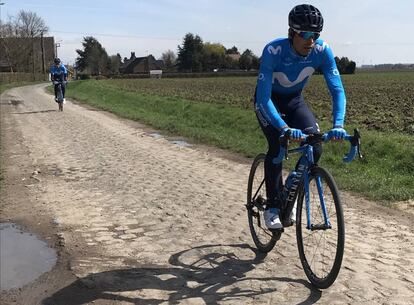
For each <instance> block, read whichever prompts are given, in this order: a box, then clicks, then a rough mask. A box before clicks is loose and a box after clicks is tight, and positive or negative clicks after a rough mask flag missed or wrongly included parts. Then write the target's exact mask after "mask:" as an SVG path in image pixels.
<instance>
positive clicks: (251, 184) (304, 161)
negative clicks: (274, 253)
mask: <svg viewBox="0 0 414 305" xmlns="http://www.w3.org/2000/svg"><path fill="white" fill-rule="evenodd" d="M289 139H290V131H288V132H286V134H285V135H284V136H283V137H281V138H280V143H281V145H280V152H279V155H278V156H277V157H276V158H275V159H274V160H273V162H275V163H280V162H282V161H283V159H284V158H286V159H287V158H288V155H289V154H291V153H297V154H300V157H299V159H298V161H297V164H296V167H295V169H294V170H292V171H291V172H290V173H289V175H288V176H287V178H286V180H285V182H284V186H283V192H282V194H281V198H280V200H281V202H282V207H281V212H280V219H281V222H282V224H283V227H284V228H286V227H289V226H292V225H293V224H294V223H296V240H297V246H298V250H299V257H300V260H301V263H302V267H303V269H304V271H305V274H306V276H307V277H308V279H309V281H310V282H311V283H312V284H313V285H314V286H315V287H317V288H320V289H324V288H328V287H329V286H331V285H332V284H333V283H334V281H335V280H336V278H337V276H338V273H339V270H340V268H341V263H342V257H343V253H344V244H345V224H344V216H343V211H342V207H341V202H340V196H339V192H338V188H337V186H336V183H335V181H334V179H333V177H332V175H331V174H330V173H329V172H328V171H327V170H325V169H323V168H322V167H320V166H318V165H317V164H316V163H315V162H314V159H313V145H315V144H320V145H322V143H323V142H327V141H329V140H330V139H329V137H328V134H321V133H318V134H311V135H305V139H304V141H303V142H302V143H301V145H300V146H299V147H296V148H293V149H289V148H288V146H289ZM345 139H346V140H348V141H349V142H350V144H351V148H350V151H349V153H348V154H347V155H346V156H345V157H344V159H343V161H344V162H347V163H348V162H351V161H352V160H354V159H355V157H356V155H357V154H358V155H359V157H360V158H362V155H361V152H360V143H361V142H360V139H361V137H360V133H359V131H358V130H357V129H355V130H354V135H353V136H350V135H347V136H346V137H345ZM264 162H265V154H259V155H257V156H256V158H255V159H254V161H253V164H252V167H251V170H250V175H249V181H248V187H247V204H246V208H247V214H248V220H249V227H250V232H251V235H252V237H253V241H254V243H255V245H256V246H257V248H258V250H259V251H261V252H265V253H267V252H269V251H271V250H272V249H273V247H274V246H275V244H276V242H277V241H278V240H279V239H280V237H281V234H282V233H283V232H284V229H283V228H282V229H278V230H270V229H268V228H267V227H266V224H265V221H264V217H263V214H264V211H265V209H266V203H267V200H266V185H265V179H264ZM294 209H296V211H295V210H294ZM292 211H293V212H294V213H295V212H296V218H295V220H294V221H292V219H291V218H292V215H291V213H292Z"/></svg>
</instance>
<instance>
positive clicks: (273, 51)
mask: <svg viewBox="0 0 414 305" xmlns="http://www.w3.org/2000/svg"><path fill="white" fill-rule="evenodd" d="M267 51H268V52H269V53H270V54H273V55H277V54H280V53H282V47H281V46H277V48H275V47H274V46H269V47H268V48H267Z"/></svg>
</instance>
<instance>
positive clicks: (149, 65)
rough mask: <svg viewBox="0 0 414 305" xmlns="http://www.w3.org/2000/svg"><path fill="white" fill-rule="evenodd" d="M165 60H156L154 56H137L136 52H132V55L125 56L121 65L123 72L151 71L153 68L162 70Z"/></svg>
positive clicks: (120, 69) (120, 70)
mask: <svg viewBox="0 0 414 305" xmlns="http://www.w3.org/2000/svg"><path fill="white" fill-rule="evenodd" d="M163 68H164V62H163V61H162V60H156V59H155V57H154V56H152V55H148V56H145V57H136V56H135V52H131V57H130V58H129V59H128V58H125V59H124V62H123V63H122V64H121V66H120V67H119V72H120V73H122V74H137V73H150V71H151V70H162V69H163Z"/></svg>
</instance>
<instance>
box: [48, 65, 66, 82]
mask: <svg viewBox="0 0 414 305" xmlns="http://www.w3.org/2000/svg"><path fill="white" fill-rule="evenodd" d="M50 75H51V78H52V80H60V81H62V80H65V79H66V77H67V76H68V70H66V67H65V66H64V65H63V64H60V65H59V66H58V67H57V66H56V65H53V66H51V67H50Z"/></svg>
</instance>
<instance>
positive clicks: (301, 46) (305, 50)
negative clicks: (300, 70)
mask: <svg viewBox="0 0 414 305" xmlns="http://www.w3.org/2000/svg"><path fill="white" fill-rule="evenodd" d="M314 46H315V40H313V38H309V39H303V38H302V37H300V36H299V35H298V34H296V33H295V34H294V36H293V48H294V49H295V51H296V52H298V53H299V54H300V55H302V56H308V55H309V54H310V52H311V51H312V49H313V47H314Z"/></svg>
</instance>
